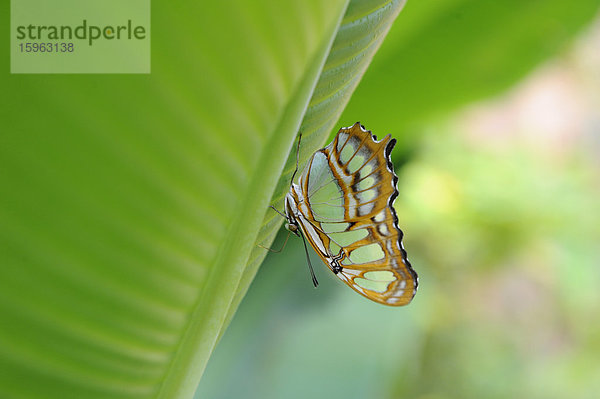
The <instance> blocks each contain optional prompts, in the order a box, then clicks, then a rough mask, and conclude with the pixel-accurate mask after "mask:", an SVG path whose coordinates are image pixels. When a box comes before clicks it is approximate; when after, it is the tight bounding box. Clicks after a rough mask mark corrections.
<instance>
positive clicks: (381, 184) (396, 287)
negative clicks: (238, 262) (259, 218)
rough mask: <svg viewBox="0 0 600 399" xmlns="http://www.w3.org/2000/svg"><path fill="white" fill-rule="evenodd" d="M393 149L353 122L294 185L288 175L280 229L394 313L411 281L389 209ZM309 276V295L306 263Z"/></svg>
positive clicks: (410, 291)
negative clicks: (288, 184) (298, 240)
mask: <svg viewBox="0 0 600 399" xmlns="http://www.w3.org/2000/svg"><path fill="white" fill-rule="evenodd" d="M395 144H396V140H395V139H392V138H391V136H390V135H387V136H386V137H384V138H383V139H382V140H379V141H377V137H376V136H374V135H372V134H371V131H369V130H365V128H364V127H363V126H362V125H361V124H360V123H359V122H356V123H355V124H354V125H353V126H351V127H346V128H342V129H340V130H339V131H338V133H337V135H336V137H335V139H334V140H333V142H331V143H330V144H329V145H328V146H327V147H325V148H323V149H321V150H318V151H317V152H315V153H314V154H313V155H312V156H311V157H310V159H309V160H308V162H307V164H306V167H305V168H304V171H303V172H302V173H301V175H300V177H299V179H298V182H297V183H294V177H295V175H296V172H297V167H296V171H295V172H294V174H293V175H292V183H291V185H290V191H289V192H288V193H287V195H286V196H285V202H284V213H282V215H283V216H284V217H285V218H286V220H287V223H286V228H287V229H288V230H290V231H291V232H293V233H294V234H296V235H298V236H301V237H302V238H303V239H304V237H306V240H308V242H309V243H310V245H311V246H312V248H313V249H314V250H315V252H316V253H317V254H318V255H319V257H320V258H321V259H322V260H323V262H325V264H326V265H327V266H328V267H329V269H330V270H331V271H332V272H333V273H334V274H335V275H336V276H338V277H339V278H340V279H341V280H342V281H343V282H344V283H346V284H348V285H349V286H350V287H351V288H352V289H353V290H355V291H356V292H358V293H359V294H361V295H363V296H365V297H367V298H369V299H370V300H372V301H375V302H378V303H381V304H384V305H390V306H402V305H407V304H408V303H410V301H411V300H412V298H413V297H414V295H415V293H416V291H417V286H418V276H417V273H416V272H415V271H414V270H413V268H412V266H411V264H410V262H409V261H408V259H407V256H406V251H405V250H404V247H403V245H402V237H403V233H402V231H401V230H400V228H399V227H398V217H397V216H396V211H395V210H394V207H393V206H392V205H393V202H394V199H395V198H396V197H397V196H398V190H397V189H396V183H397V182H398V177H397V176H396V174H395V173H394V166H393V164H392V161H391V152H392V148H393V147H394V145H395ZM298 145H299V144H298ZM305 250H306V242H305ZM307 257H308V252H307ZM309 268H310V271H311V275H312V279H313V283H314V285H315V287H316V286H317V284H318V283H317V280H316V278H315V275H314V271H313V270H312V266H311V265H310V259H309Z"/></svg>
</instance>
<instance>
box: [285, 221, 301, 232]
mask: <svg viewBox="0 0 600 399" xmlns="http://www.w3.org/2000/svg"><path fill="white" fill-rule="evenodd" d="M285 228H286V229H288V230H289V231H291V232H292V233H295V232H296V231H297V230H298V226H297V225H295V224H290V223H286V224H285Z"/></svg>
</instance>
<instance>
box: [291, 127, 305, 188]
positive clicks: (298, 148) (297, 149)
mask: <svg viewBox="0 0 600 399" xmlns="http://www.w3.org/2000/svg"><path fill="white" fill-rule="evenodd" d="M300 140H302V133H298V147H296V169H295V170H294V173H293V174H292V178H291V180H290V186H291V185H292V183H294V177H296V172H298V161H299V159H300Z"/></svg>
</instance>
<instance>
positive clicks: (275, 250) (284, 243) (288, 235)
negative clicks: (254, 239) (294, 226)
mask: <svg viewBox="0 0 600 399" xmlns="http://www.w3.org/2000/svg"><path fill="white" fill-rule="evenodd" d="M290 233H291V231H288V234H287V236H286V237H285V241H284V242H283V245H282V246H281V248H279V249H273V248H267V247H265V246H263V245H260V244H256V245H258V246H259V247H261V248H262V249H266V250H267V251H269V252H275V253H279V252H281V251H283V249H284V248H285V245H286V244H287V242H288V239H289V238H290Z"/></svg>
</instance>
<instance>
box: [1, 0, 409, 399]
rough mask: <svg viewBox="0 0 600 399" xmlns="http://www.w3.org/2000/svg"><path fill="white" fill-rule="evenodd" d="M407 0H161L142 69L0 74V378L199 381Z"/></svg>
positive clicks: (169, 390) (163, 385) (66, 386)
mask: <svg viewBox="0 0 600 399" xmlns="http://www.w3.org/2000/svg"><path fill="white" fill-rule="evenodd" d="M403 3H404V2H403V1H400V0H398V1H382V0H367V1H352V2H350V4H349V5H348V4H347V1H346V0H334V1H328V2H322V1H317V0H310V1H307V0H302V1H300V0H298V1H295V2H285V3H284V2H281V3H277V2H271V1H266V0H262V1H261V0H259V1H253V2H242V1H231V2H220V3H204V2H200V3H192V2H186V3H185V4H181V3H160V2H154V3H153V10H152V14H153V21H152V22H153V26H152V54H153V56H152V74H151V75H148V76H132V75H71V76H69V75H3V77H2V80H3V81H2V87H3V91H2V95H1V97H0V98H1V101H2V104H1V105H2V107H1V108H0V115H1V119H0V120H1V123H2V133H1V134H0V266H1V267H0V281H1V289H0V317H1V320H2V328H0V343H1V345H0V391H1V392H2V395H3V396H6V397H23V398H29V397H31V398H33V397H44V398H46V397H60V398H96V397H98V398H106V397H111V398H119V397H123V398H135V397H140V398H149V397H162V398H173V397H190V396H191V395H192V393H193V391H194V389H195V388H196V385H197V383H198V381H199V379H200V376H201V375H202V371H203V369H204V366H205V364H206V361H207V359H208V357H209V356H210V353H211V352H212V350H213V348H214V346H215V344H216V342H217V340H218V337H219V336H220V335H221V334H222V332H223V330H224V328H225V326H226V325H227V323H228V321H229V320H230V319H231V317H232V315H233V313H234V312H235V309H236V308H237V306H238V304H239V302H240V301H241V299H242V297H243V295H244V293H245V292H246V290H247V288H248V285H249V284H250V282H251V280H252V278H253V276H254V274H255V273H256V270H257V268H258V266H259V265H260V263H261V261H262V259H263V258H264V255H265V252H264V250H262V249H260V248H258V247H257V246H256V245H255V244H256V243H262V244H264V245H269V243H270V242H271V241H272V238H273V235H274V233H275V232H276V230H277V229H278V227H279V226H280V224H281V219H279V218H277V217H275V216H276V215H275V214H273V213H271V212H269V213H266V211H267V206H268V205H269V204H270V203H272V202H273V203H277V204H280V202H281V198H282V196H283V194H284V193H285V191H286V190H287V184H288V181H289V177H290V174H291V172H292V170H293V167H294V158H295V155H294V153H293V151H292V155H289V154H290V150H292V148H293V147H294V141H295V140H294V138H295V136H296V133H297V131H298V130H301V131H302V133H303V145H302V150H301V159H302V160H305V159H306V158H307V156H308V154H310V153H311V152H312V151H314V150H315V149H316V148H317V147H319V146H321V145H322V144H323V142H324V140H325V139H326V138H327V136H328V135H329V131H330V130H331V129H332V128H333V124H334V123H335V122H336V121H337V119H338V117H339V115H340V113H341V111H342V109H343V107H344V106H345V104H346V102H347V101H348V99H349V97H350V95H351V93H352V91H353V90H354V88H355V87H356V84H357V83H358V81H359V79H360V77H361V76H362V74H363V73H364V71H365V69H366V67H367V66H368V64H369V62H370V60H371V58H372V56H373V54H374V52H375V51H376V49H377V48H378V46H379V44H380V42H381V40H382V39H383V37H384V36H385V33H387V31H388V29H389V27H390V25H391V23H392V22H393V20H394V19H395V17H396V16H397V14H398V12H399V11H400V8H401V6H402V5H403ZM0 7H2V11H3V12H4V14H5V15H8V4H7V2H5V3H3V4H2V6H0ZM1 50H2V51H3V52H4V53H5V54H6V53H7V52H8V49H7V48H6V43H5V42H3V43H2V47H1ZM4 65H5V70H7V69H8V68H6V63H5V64H4ZM358 117H359V116H358V115H357V117H356V118H358ZM350 122H354V120H352V121H348V123H350ZM288 156H289V157H288ZM286 159H287V163H286ZM282 170H283V171H284V173H283V176H282ZM278 179H279V182H278Z"/></svg>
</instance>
